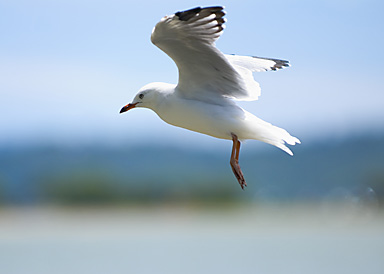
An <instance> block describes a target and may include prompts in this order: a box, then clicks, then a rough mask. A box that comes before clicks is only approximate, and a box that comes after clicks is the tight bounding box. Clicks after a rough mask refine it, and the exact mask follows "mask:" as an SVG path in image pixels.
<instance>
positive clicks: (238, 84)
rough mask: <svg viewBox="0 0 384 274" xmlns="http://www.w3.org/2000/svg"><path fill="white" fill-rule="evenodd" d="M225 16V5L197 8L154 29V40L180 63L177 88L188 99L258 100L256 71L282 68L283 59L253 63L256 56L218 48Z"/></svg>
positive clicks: (169, 19) (175, 15)
mask: <svg viewBox="0 0 384 274" xmlns="http://www.w3.org/2000/svg"><path fill="white" fill-rule="evenodd" d="M224 15H225V13H224V11H223V7H208V8H200V7H197V8H194V9H190V10H187V11H182V12H176V13H175V14H173V15H170V16H165V17H163V18H162V19H161V20H160V22H159V23H157V24H156V26H155V28H154V29H153V31H152V35H151V41H152V43H153V44H155V45H156V46H157V47H159V48H160V49H161V50H162V51H164V52H165V53H166V54H167V55H168V56H169V57H171V58H172V59H173V60H174V62H175V63H176V65H177V67H178V69H179V83H178V85H177V91H178V92H180V93H181V94H182V95H183V96H184V97H186V98H194V99H199V100H202V101H203V100H209V98H218V97H226V98H233V99H237V100H245V101H251V100H256V99H257V98H258V96H259V95H260V86H259V84H258V83H257V82H256V81H255V80H254V79H253V76H252V71H260V70H267V69H273V68H276V69H277V68H280V67H279V66H280V65H276V64H277V63H279V61H280V60H275V59H263V58H261V59H260V58H258V59H255V60H253V62H251V63H250V62H249V60H248V59H247V58H252V57H243V56H232V55H224V54H223V53H222V52H221V51H220V50H218V49H217V48H216V46H215V41H216V40H217V39H218V38H219V37H220V35H221V34H222V32H223V30H224V25H223V24H224V22H225V19H224V18H223V16H224ZM256 60H258V65H256V63H255V62H256ZM282 62H284V61H282ZM284 64H285V63H284ZM256 67H258V69H255V68H256ZM281 67H282V66H281Z"/></svg>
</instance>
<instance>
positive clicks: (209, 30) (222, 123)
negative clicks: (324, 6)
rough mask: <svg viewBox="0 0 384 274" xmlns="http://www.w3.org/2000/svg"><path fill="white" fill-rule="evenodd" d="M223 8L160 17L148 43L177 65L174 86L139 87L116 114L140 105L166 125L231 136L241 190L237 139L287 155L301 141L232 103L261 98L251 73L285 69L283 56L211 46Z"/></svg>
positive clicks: (220, 24)
mask: <svg viewBox="0 0 384 274" xmlns="http://www.w3.org/2000/svg"><path fill="white" fill-rule="evenodd" d="M224 15H225V12H224V7H221V6H215V7H206V8H201V7H196V8H193V9H189V10H186V11H179V12H176V13H175V14H173V15H169V16H165V17H163V18H162V19H161V20H160V22H158V23H157V24H156V26H155V27H154V29H153V31H152V34H151V41H152V43H153V44H154V45H155V46H157V47H158V48H160V49H161V50H162V51H163V52H165V53H166V54H167V55H168V56H169V57H170V58H172V59H173V61H174V62H175V63H176V65H177V67H178V71H179V81H178V84H177V85H175V84H167V83H158V82H156V83H150V84H147V85H145V86H144V87H142V88H141V89H140V90H139V91H138V93H137V94H136V96H135V97H134V99H133V101H132V102H131V103H129V104H127V105H125V106H124V107H123V108H122V109H121V110H120V113H123V112H126V111H128V110H130V109H133V108H137V107H143V108H149V109H151V110H153V111H154V112H155V113H156V114H157V115H158V116H159V117H160V118H161V119H162V120H163V121H165V122H166V123H168V124H171V125H174V126H177V127H181V128H185V129H188V130H192V131H195V132H199V133H202V134H206V135H210V136H213V137H216V138H220V139H226V140H232V142H233V145H232V153H231V158H230V165H231V168H232V171H233V173H234V175H235V177H236V179H237V181H238V182H239V184H240V187H241V188H242V189H244V187H245V186H247V183H246V181H245V179H244V175H243V172H242V171H241V168H240V165H239V153H240V145H241V141H243V140H247V139H253V140H259V141H262V142H265V143H268V144H271V145H274V146H276V147H278V148H280V149H282V150H283V151H285V152H287V153H288V154H290V155H293V153H292V151H291V150H290V149H289V148H288V147H287V146H286V144H289V145H295V144H300V141H299V139H298V138H296V137H293V136H291V135H290V134H289V133H288V132H287V131H286V130H284V129H282V128H279V127H276V126H274V125H272V124H270V123H268V122H265V121H263V120H261V119H260V118H258V117H256V116H255V115H253V114H251V113H249V112H248V111H246V110H244V109H243V108H241V107H240V106H238V105H237V104H236V102H235V101H236V100H239V101H253V100H257V99H258V97H259V96H260V85H259V84H258V83H257V82H256V81H255V80H254V79H253V75H252V73H253V72H259V71H269V70H279V69H282V68H285V67H289V66H290V65H289V62H288V61H285V60H279V59H273V58H262V57H251V56H239V55H227V54H224V53H222V52H221V51H220V50H219V49H218V48H217V47H216V45H215V42H216V40H217V39H218V38H219V37H220V36H221V34H222V33H223V30H224V27H225V26H224V23H225V21H226V20H225V19H224V18H223V17H224Z"/></svg>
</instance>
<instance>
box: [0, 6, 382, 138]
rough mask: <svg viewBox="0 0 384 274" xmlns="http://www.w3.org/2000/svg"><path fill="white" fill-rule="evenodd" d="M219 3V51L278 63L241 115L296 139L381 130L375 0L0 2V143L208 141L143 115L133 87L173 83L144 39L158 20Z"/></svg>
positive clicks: (167, 65) (161, 57) (262, 76)
mask: <svg viewBox="0 0 384 274" xmlns="http://www.w3.org/2000/svg"><path fill="white" fill-rule="evenodd" d="M212 5H224V6H225V7H226V12H227V15H226V18H227V20H228V21H227V24H226V30H225V32H224V34H223V35H222V37H221V38H220V39H219V41H218V42H217V46H218V47H219V48H220V49H221V50H222V51H223V52H224V53H236V54H241V55H254V56H255V55H256V56H262V57H274V58H281V59H286V60H289V61H290V62H291V64H292V67H291V68H289V69H285V70H283V71H278V72H265V73H257V74H255V78H256V80H257V81H258V82H259V83H260V84H261V87H262V96H261V97H260V98H259V100H258V101H255V102H246V103H240V104H241V105H242V106H243V107H244V108H246V109H247V110H248V111H250V112H252V113H254V114H256V115H257V116H259V117H260V118H262V119H264V120H266V121H269V122H271V123H273V124H275V125H277V126H280V127H283V128H285V129H287V130H288V131H289V132H290V133H292V134H293V135H295V136H298V137H299V138H301V139H304V140H318V139H322V138H328V139H332V138H340V137H345V136H347V135H350V134H362V133H364V132H374V131H383V129H384V84H383V81H382V77H383V63H384V54H383V48H384V36H383V29H384V17H383V16H382V11H383V10H384V4H383V2H382V1H373V0H372V1H369V0H368V1H363V0H356V1H282V0H281V1H280V0H278V1H221V2H219V1H182V2H181V1H140V2H138V1H119V0H112V1H103V0H101V1H88V0H78V1H72V0H69V1H61V0H60V1H45V0H40V1H0V37H1V43H0V60H1V61H0V75H1V76H0V115H1V118H0V144H8V143H16V144H27V143H30V142H32V143H36V142H37V143H39V142H43V143H45V142H53V143H55V142H58V143H94V142H101V143H110V144H119V143H122V142H123V143H124V142H127V143H132V144H135V143H139V142H142V141H148V140H153V139H154V136H155V137H156V140H158V141H161V142H169V143H178V142H179V143H180V142H185V140H187V141H188V142H195V143H196V144H198V143H200V142H203V143H206V144H211V143H213V142H216V141H215V140H214V139H213V138H211V137H207V136H202V135H199V134H197V133H191V132H188V131H186V130H182V129H178V128H174V127H172V126H169V125H166V124H165V123H164V122H162V121H161V120H160V119H159V118H158V117H157V116H156V115H155V114H154V113H153V112H151V111H149V110H147V109H138V110H134V111H131V112H129V113H126V114H124V115H119V114H118V111H119V109H120V108H121V107H122V106H123V105H124V104H126V103H128V102H129V101H130V100H131V99H132V98H133V96H134V95H135V94H136V92H137V90H138V89H139V88H140V87H141V86H143V85H145V84H147V83H149V82H155V81H161V82H171V83H175V82H176V81H177V69H176V66H175V65H174V64H173V62H172V60H171V59H169V58H168V57H167V56H166V55H165V54H164V53H163V52H161V51H160V50H159V49H158V48H156V47H155V46H153V45H152V44H151V43H150V39H149V37H150V33H151V31H152V28H153V27H154V25H155V24H156V23H157V22H158V21H159V19H160V18H161V17H163V16H164V15H166V14H172V13H174V12H175V11H179V10H183V9H188V8H192V7H195V6H212Z"/></svg>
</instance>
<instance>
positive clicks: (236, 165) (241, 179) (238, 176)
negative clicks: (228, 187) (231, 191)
mask: <svg viewBox="0 0 384 274" xmlns="http://www.w3.org/2000/svg"><path fill="white" fill-rule="evenodd" d="M231 167H232V171H233V174H235V177H236V179H237V181H238V182H239V184H240V187H241V189H244V187H246V186H247V183H246V182H245V179H244V175H243V172H242V171H241V168H240V165H239V162H238V161H236V160H235V161H231Z"/></svg>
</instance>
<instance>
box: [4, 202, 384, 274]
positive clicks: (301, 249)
mask: <svg viewBox="0 0 384 274" xmlns="http://www.w3.org/2000/svg"><path fill="white" fill-rule="evenodd" d="M177 206H178V205H168V206H164V205H163V206H159V207H148V208H93V209H92V208H90V209H79V208H71V209H55V208H51V209H47V208H35V209H3V210H1V211H0V273H7V274H35V273H36V274H45V273H47V274H48V273H55V274H61V273H63V274H64V273H66V274H67V273H79V274H80V273H81V274H84V273H92V274H98V273H103V274H104V273H135V274H146V273H164V274H165V273H167V274H172V273H175V274H176V273H187V274H189V273H207V274H208V273H220V274H226V273H266V274H268V273H314V274H317V273H327V274H329V273H338V274H339V273H348V274H354V273H356V274H357V273H370V274H376V273H377V274H379V273H380V274H381V273H384V260H383V254H384V215H383V213H382V212H381V211H379V210H374V211H370V210H367V211H366V212H365V213H362V212H361V211H359V212H350V211H349V209H348V208H347V209H346V208H343V207H337V208H335V210H329V207H327V208H326V209H324V207H313V206H307V205H306V206H295V207H284V206H280V207H279V206H276V207H257V206H252V207H234V208H231V207H223V208H208V209H206V208H204V207H193V206H191V207H182V208H177ZM345 210H348V214H346V213H347V212H346V211H345Z"/></svg>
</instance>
